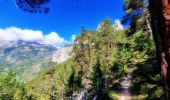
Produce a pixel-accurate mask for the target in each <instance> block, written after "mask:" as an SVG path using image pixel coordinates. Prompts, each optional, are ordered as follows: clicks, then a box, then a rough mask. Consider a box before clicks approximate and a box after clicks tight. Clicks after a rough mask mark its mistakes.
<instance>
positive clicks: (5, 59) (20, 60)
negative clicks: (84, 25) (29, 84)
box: [0, 40, 69, 80]
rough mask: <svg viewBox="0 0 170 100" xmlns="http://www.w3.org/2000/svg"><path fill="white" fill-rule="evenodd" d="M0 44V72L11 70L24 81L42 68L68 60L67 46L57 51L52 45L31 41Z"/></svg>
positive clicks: (2, 42)
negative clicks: (18, 74)
mask: <svg viewBox="0 0 170 100" xmlns="http://www.w3.org/2000/svg"><path fill="white" fill-rule="evenodd" d="M0 42H1V44H0V72H3V71H6V70H12V71H15V72H17V73H20V74H21V76H23V78H25V79H26V80H30V79H33V78H34V77H35V76H36V75H37V74H38V73H39V72H40V71H42V70H43V69H44V68H47V67H50V66H52V65H54V64H58V63H61V62H63V61H65V60H66V59H68V58H69V56H68V52H69V51H68V50H67V49H68V48H69V47H68V46H67V47H65V48H67V49H63V48H61V49H57V48H56V47H54V46H52V45H47V44H40V43H38V42H32V41H23V40H19V41H0ZM58 50H59V52H58ZM63 50H66V51H63ZM63 52H64V54H65V55H66V57H65V55H63ZM55 55H57V56H55ZM56 57H58V58H56ZM61 58H62V59H61ZM60 60H62V61H60Z"/></svg>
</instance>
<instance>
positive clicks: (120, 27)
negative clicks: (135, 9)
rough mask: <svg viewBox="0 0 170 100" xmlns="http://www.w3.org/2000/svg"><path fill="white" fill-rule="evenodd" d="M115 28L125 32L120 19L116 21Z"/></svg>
mask: <svg viewBox="0 0 170 100" xmlns="http://www.w3.org/2000/svg"><path fill="white" fill-rule="evenodd" d="M113 26H114V28H115V30H125V29H124V27H123V25H122V24H121V22H120V20H119V19H117V20H115V22H114V25H113Z"/></svg>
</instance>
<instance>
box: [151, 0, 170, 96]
mask: <svg viewBox="0 0 170 100" xmlns="http://www.w3.org/2000/svg"><path fill="white" fill-rule="evenodd" d="M149 6H150V13H151V26H152V31H153V36H154V40H155V46H156V50H157V61H158V64H159V67H160V69H161V77H162V83H163V87H164V92H165V96H166V99H170V91H169V88H170V67H169V66H170V2H169V0H149Z"/></svg>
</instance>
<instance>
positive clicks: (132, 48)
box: [0, 19, 162, 100]
mask: <svg viewBox="0 0 170 100" xmlns="http://www.w3.org/2000/svg"><path fill="white" fill-rule="evenodd" d="M129 32H130V30H129V29H127V30H115V28H114V26H113V25H112V21H111V20H110V19H106V20H104V21H103V22H101V23H100V28H99V29H98V30H88V29H85V28H82V30H81V34H80V35H79V36H77V37H76V39H75V41H74V44H73V50H72V52H70V55H71V58H70V59H68V60H67V61H66V62H64V63H62V64H60V65H56V66H53V67H52V68H48V69H46V70H44V71H43V72H42V73H41V74H39V76H38V77H37V78H36V79H34V80H32V81H30V82H27V83H22V82H20V81H21V79H20V81H18V78H19V76H17V75H15V74H10V73H3V74H2V75H1V76H2V78H1V84H0V85H1V98H2V99H3V98H15V99H22V98H24V99H38V100H48V99H54V100H56V99H60V100H61V99H69V98H70V99H75V98H76V97H77V95H78V94H80V93H82V92H85V96H86V98H88V99H93V98H94V97H95V96H96V97H97V99H101V100H104V98H107V99H115V98H118V97H119V93H121V82H122V81H123V78H124V76H126V75H127V74H128V70H129V68H133V69H134V72H133V79H132V85H131V87H130V88H131V93H132V94H133V95H132V97H134V98H152V99H153V98H160V97H161V94H162V89H161V87H160V77H159V69H158V67H156V66H157V64H156V57H155V49H154V43H153V39H152V35H151V34H150V33H148V32H145V31H143V30H138V31H136V32H135V33H134V34H131V35H129V34H128V33H129ZM11 81H12V83H10V82H11ZM6 83H9V84H11V85H13V86H12V88H13V89H11V85H7V84H6ZM14 86H15V87H14ZM9 89H10V90H11V91H8V90H9Z"/></svg>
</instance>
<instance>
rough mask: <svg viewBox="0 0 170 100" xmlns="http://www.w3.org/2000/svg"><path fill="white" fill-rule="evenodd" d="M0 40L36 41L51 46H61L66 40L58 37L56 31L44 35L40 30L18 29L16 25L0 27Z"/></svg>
mask: <svg viewBox="0 0 170 100" xmlns="http://www.w3.org/2000/svg"><path fill="white" fill-rule="evenodd" d="M0 40H5V41H18V40H24V41H37V42H40V43H45V44H50V45H53V46H56V47H57V46H61V45H63V44H64V43H65V41H66V40H64V38H62V37H60V36H59V35H58V34H57V33H56V32H51V33H49V34H46V35H44V34H43V32H42V31H35V30H30V29H20V28H16V27H9V28H6V29H0Z"/></svg>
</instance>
